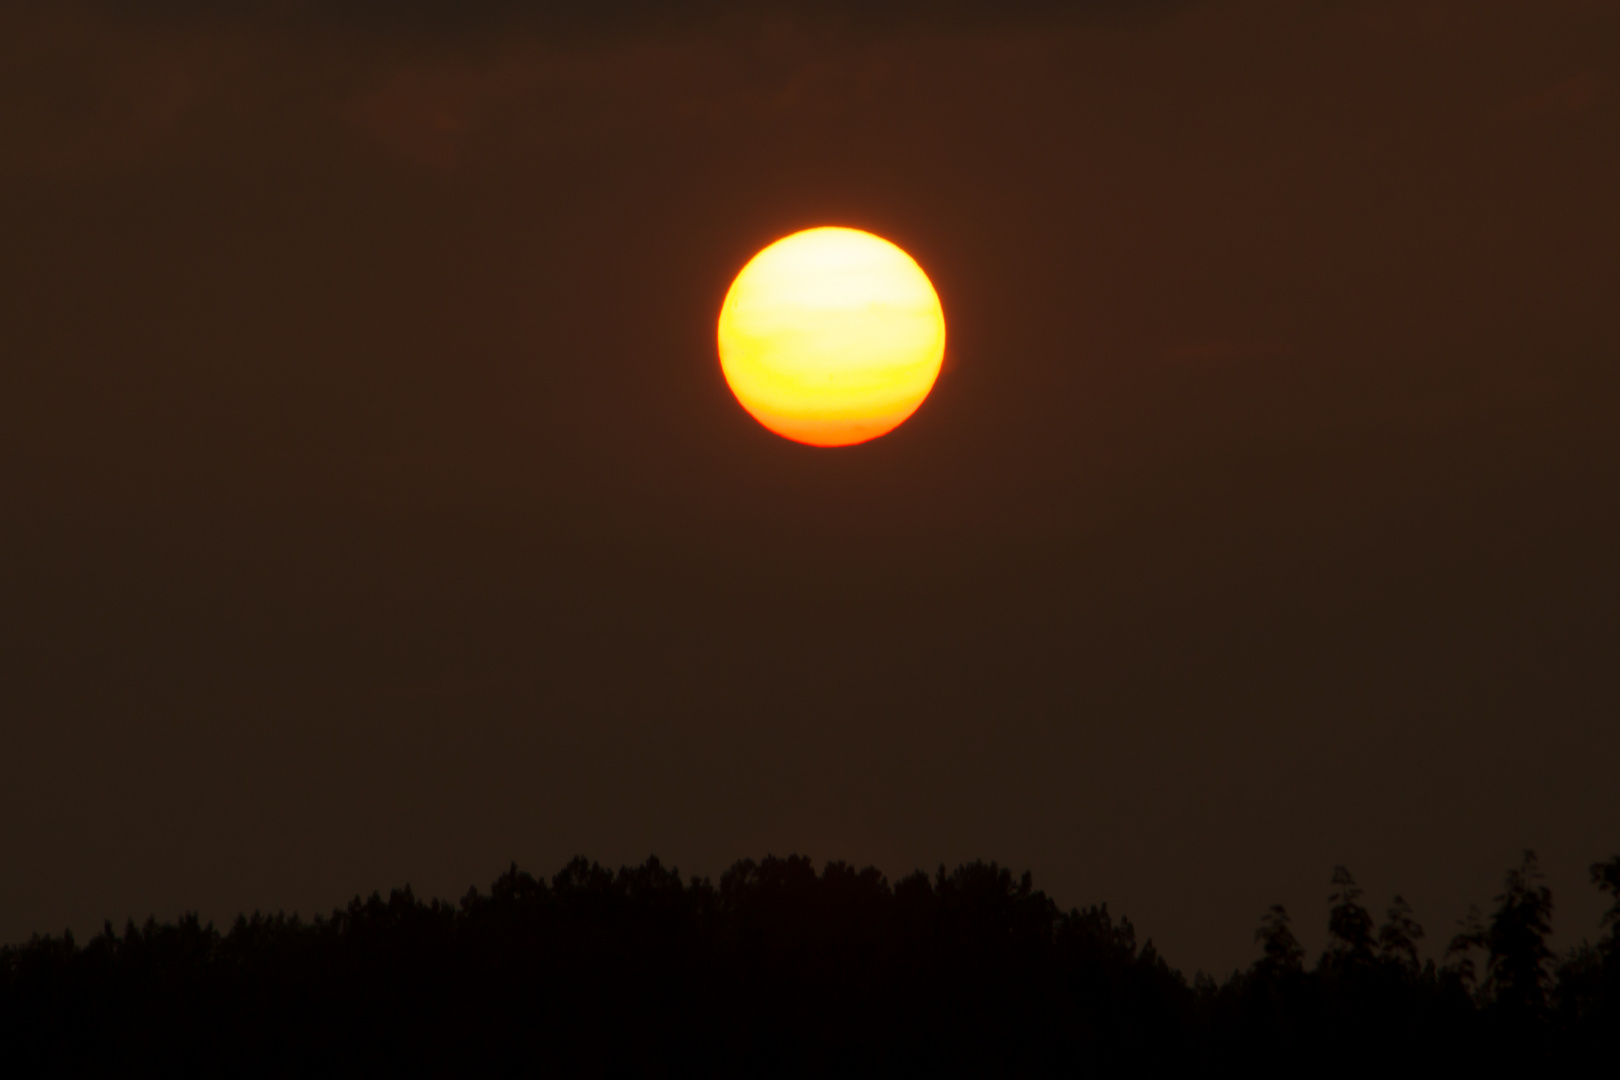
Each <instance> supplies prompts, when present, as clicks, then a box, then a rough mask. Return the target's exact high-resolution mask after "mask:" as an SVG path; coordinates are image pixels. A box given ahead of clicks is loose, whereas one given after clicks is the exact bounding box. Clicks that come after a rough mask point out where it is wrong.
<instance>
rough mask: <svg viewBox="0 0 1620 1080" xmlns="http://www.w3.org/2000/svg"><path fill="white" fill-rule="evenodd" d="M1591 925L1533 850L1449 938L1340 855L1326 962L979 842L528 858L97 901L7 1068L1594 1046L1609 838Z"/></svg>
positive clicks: (19, 1028)
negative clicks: (232, 909)
mask: <svg viewBox="0 0 1620 1080" xmlns="http://www.w3.org/2000/svg"><path fill="white" fill-rule="evenodd" d="M1591 874H1592V880H1593V883H1594V884H1596V885H1597V886H1598V887H1599V888H1601V889H1603V890H1604V891H1605V892H1607V893H1608V894H1609V896H1610V897H1611V898H1612V899H1613V901H1614V903H1613V906H1612V907H1611V908H1610V910H1609V911H1608V913H1607V915H1606V916H1605V917H1604V920H1603V923H1602V928H1601V929H1602V931H1603V936H1602V937H1601V938H1600V939H1599V940H1598V941H1597V943H1596V944H1589V943H1583V944H1582V945H1580V946H1579V947H1577V948H1575V949H1572V950H1570V951H1569V952H1568V953H1567V954H1565V955H1563V956H1554V955H1553V953H1552V951H1551V950H1550V948H1549V946H1548V944H1547V935H1548V933H1549V931H1550V928H1551V917H1552V896H1551V893H1550V892H1549V890H1548V889H1547V887H1546V886H1545V885H1544V884H1542V883H1541V876H1540V874H1539V872H1538V871H1537V868H1536V862H1535V857H1534V855H1533V854H1532V853H1529V852H1526V854H1525V857H1524V861H1523V863H1522V864H1521V865H1520V866H1519V867H1517V868H1515V869H1514V870H1512V871H1510V872H1509V873H1508V874H1507V875H1506V878H1505V880H1504V883H1503V888H1502V892H1501V893H1500V895H1498V896H1497V897H1496V898H1495V907H1494V909H1493V910H1492V911H1491V912H1490V914H1489V915H1488V916H1486V915H1482V914H1480V913H1479V912H1477V911H1475V912H1471V913H1470V915H1469V917H1468V918H1467V919H1465V920H1464V921H1463V923H1462V929H1461V931H1460V932H1459V933H1457V934H1456V936H1455V937H1454V938H1453V939H1452V940H1451V941H1450V943H1449V947H1448V948H1447V949H1446V950H1445V953H1444V956H1443V957H1442V959H1441V960H1440V961H1438V962H1436V961H1435V960H1432V959H1431V960H1423V959H1422V958H1421V955H1420V951H1419V942H1420V941H1421V940H1422V939H1423V937H1424V932H1423V929H1422V927H1421V926H1420V925H1419V924H1418V923H1417V921H1416V920H1415V919H1414V918H1413V913H1412V910H1411V908H1410V907H1409V906H1408V905H1407V904H1406V902H1405V901H1404V900H1402V899H1401V898H1400V897H1399V896H1397V897H1395V898H1394V900H1393V902H1392V903H1391V904H1390V905H1389V907H1388V909H1387V911H1386V912H1385V914H1384V917H1383V919H1382V921H1381V922H1380V921H1379V920H1377V919H1375V917H1374V915H1373V913H1372V912H1371V911H1369V910H1368V908H1367V907H1365V906H1364V905H1363V903H1362V897H1363V893H1362V891H1361V889H1359V888H1358V887H1357V886H1356V883H1355V880H1354V879H1353V878H1352V877H1351V875H1350V873H1349V871H1348V870H1346V869H1345V868H1344V867H1339V868H1337V869H1336V870H1335V872H1334V874H1333V878H1332V885H1331V890H1332V891H1331V893H1330V895H1329V898H1328V903H1329V912H1328V935H1329V937H1328V944H1327V947H1326V950H1325V951H1324V952H1323V954H1322V955H1321V957H1320V958H1318V959H1317V960H1316V961H1315V963H1314V964H1311V965H1308V964H1307V962H1306V957H1305V954H1304V951H1303V949H1302V948H1301V947H1300V945H1299V942H1298V941H1297V939H1296V938H1295V936H1294V934H1293V931H1292V929H1291V922H1290V917H1289V915H1288V912H1287V911H1285V910H1284V909H1283V908H1282V907H1281V906H1280V905H1279V906H1275V907H1273V908H1271V909H1270V911H1268V912H1267V913H1266V914H1265V915H1264V917H1263V918H1262V920H1261V924H1260V928H1259V930H1258V931H1257V932H1256V935H1255V939H1256V944H1257V946H1258V951H1259V958H1258V959H1257V960H1256V961H1255V962H1254V964H1253V965H1252V966H1251V967H1249V968H1248V969H1246V970H1241V971H1236V972H1234V973H1233V974H1232V975H1231V976H1230V977H1228V978H1227V979H1226V980H1225V981H1224V982H1217V981H1216V980H1214V979H1212V978H1210V977H1208V976H1206V975H1199V976H1198V977H1197V978H1195V979H1194V980H1193V981H1191V982H1189V981H1188V980H1187V979H1185V978H1184V977H1183V976H1182V975H1181V974H1180V973H1179V972H1178V971H1176V970H1175V969H1173V968H1171V967H1170V966H1169V965H1168V964H1167V963H1166V962H1165V961H1164V959H1163V958H1162V957H1160V956H1159V954H1158V952H1157V951H1156V950H1155V949H1154V947H1153V944H1152V943H1151V941H1149V942H1147V943H1145V944H1141V945H1138V943H1137V940H1136V932H1135V929H1134V927H1132V925H1131V923H1130V921H1129V920H1128V919H1123V918H1120V919H1116V918H1115V917H1114V916H1113V915H1111V914H1110V913H1109V911H1108V908H1107V906H1106V905H1103V906H1098V907H1089V908H1084V909H1074V910H1070V911H1067V912H1065V911H1062V910H1060V909H1059V908H1058V907H1057V905H1056V904H1054V903H1053V902H1052V900H1050V899H1049V898H1048V897H1047V896H1046V895H1045V894H1043V893H1042V892H1040V891H1038V890H1036V889H1035V888H1034V887H1033V884H1032V882H1031V879H1030V875H1029V874H1027V873H1026V874H1024V875H1023V876H1022V877H1017V878H1015V877H1014V876H1013V874H1012V873H1011V872H1009V871H1008V870H1007V869H1005V868H1002V867H999V866H997V865H996V864H994V863H990V864H985V863H973V864H970V865H966V866H961V867H958V868H957V869H956V870H955V871H953V872H950V873H946V872H945V869H944V868H943V867H941V868H940V870H939V872H938V873H937V874H936V875H934V876H933V877H929V876H928V875H926V874H923V873H920V872H919V873H915V874H913V875H911V876H909V877H906V878H904V879H902V880H900V881H898V882H895V883H893V884H891V883H889V882H888V881H887V880H886V879H885V878H884V877H883V875H881V874H880V873H878V872H877V871H876V870H874V869H871V868H868V869H864V870H857V869H855V868H853V867H851V866H848V865H846V864H844V863H840V862H834V863H829V864H828V865H827V866H825V867H824V868H823V869H822V870H821V872H820V873H817V872H816V870H815V868H814V866H813V865H812V864H811V862H810V860H809V859H806V858H802V857H791V858H785V859H779V858H767V859H764V860H763V861H760V862H755V861H753V860H746V861H743V862H739V863H737V864H736V865H735V866H733V867H732V868H731V869H730V870H728V871H726V873H725V874H723V875H722V876H721V878H720V881H719V883H718V885H715V884H712V883H711V882H710V881H708V880H706V879H697V878H692V879H690V880H683V879H682V878H681V876H680V874H679V873H678V872H677V871H676V870H675V869H673V868H668V867H665V866H664V865H663V864H661V863H660V862H659V861H658V860H657V859H656V858H654V859H649V860H648V861H647V862H646V863H644V864H643V865H641V866H637V867H626V868H622V869H620V870H618V871H616V872H614V871H610V870H608V869H605V868H603V867H601V866H599V865H597V864H595V863H591V862H587V861H585V860H583V859H576V860H574V861H573V862H571V863H569V864H568V865H567V866H566V867H564V868H563V869H562V870H561V871H560V872H559V873H557V874H556V875H555V876H554V877H552V879H551V880H550V881H549V882H546V881H544V880H541V879H537V878H535V877H533V876H531V875H529V874H527V873H524V872H521V871H519V870H518V869H517V867H516V866H515V865H514V866H513V867H512V868H511V869H510V870H509V871H508V872H507V873H505V874H503V875H501V877H500V878H499V879H498V880H497V881H496V882H495V883H494V884H493V886H492V887H491V888H490V890H489V891H488V892H487V893H483V892H479V891H478V890H477V889H474V890H472V891H470V892H468V894H467V895H466V896H465V897H463V898H462V899H461V900H460V902H459V903H456V904H450V903H445V902H442V901H438V900H433V901H429V902H424V901H422V900H419V899H418V898H417V897H416V896H415V895H413V893H412V892H411V890H410V888H409V887H407V888H405V889H401V890H396V891H394V892H392V893H391V894H390V895H389V896H388V898H387V899H384V898H383V897H381V896H380V895H378V894H375V893H374V894H373V895H372V896H371V897H370V899H367V900H361V899H359V898H356V899H355V900H354V901H353V902H352V903H350V904H349V906H348V907H347V908H345V909H342V910H338V911H334V912H333V913H332V914H331V915H330V916H326V917H320V916H317V917H316V918H314V919H312V920H309V921H304V920H302V919H300V918H299V917H298V916H296V915H293V916H287V915H281V914H277V915H269V916H266V915H261V914H258V913H255V914H254V915H253V916H252V917H239V918H238V919H237V920H236V922H235V923H234V924H233V925H232V926H231V927H230V929H229V930H228V931H226V932H224V933H221V932H219V931H218V930H217V929H215V928H214V926H213V925H212V924H207V925H205V924H203V923H201V922H200V921H199V920H198V918H197V917H196V916H195V915H189V916H186V917H184V918H181V919H180V920H179V921H178V922H174V923H158V922H156V921H155V920H150V919H149V920H148V921H147V922H146V924H145V925H144V926H136V925H135V924H134V923H133V922H131V923H130V924H128V925H127V926H126V927H125V929H124V930H123V932H122V933H120V932H118V931H117V930H115V929H114V928H113V926H112V925H111V924H110V923H109V924H107V926H106V927H105V929H104V930H103V931H102V932H101V933H100V934H98V935H97V936H95V937H94V938H93V939H91V940H90V941H89V942H88V943H86V944H84V945H82V946H81V945H79V944H78V943H77V942H76V941H75V940H74V937H73V935H72V934H71V933H64V934H63V935H61V936H60V937H54V936H37V935H36V936H35V937H34V938H32V939H31V940H30V941H28V942H27V943H25V944H22V945H18V946H13V947H8V948H4V949H0V1072H4V1073H5V1074H6V1075H12V1076H19V1077H21V1076H50V1075H96V1076H107V1075H120V1076H132V1075H133V1076H139V1075H159V1074H162V1075H166V1076H174V1075H191V1074H207V1075H214V1076H243V1077H259V1076H263V1077H278V1076H375V1075H385V1074H386V1075H391V1076H400V1075H405V1076H442V1075H451V1074H457V1075H476V1074H494V1075H543V1076H686V1075H700V1074H701V1075H705V1076H748V1077H767V1076H768V1077H819V1076H840V1077H847V1076H868V1075H873V1076H875V1075H886V1076H894V1075H928V1076H934V1077H938V1076H974V1077H1020V1078H1026V1077H1044V1076H1057V1075H1075V1074H1079V1073H1087V1072H1100V1073H1103V1074H1107V1075H1114V1074H1149V1075H1152V1074H1159V1073H1167V1072H1170V1071H1172V1070H1175V1071H1182V1070H1187V1069H1209V1068H1238V1069H1243V1070H1245V1071H1246V1072H1248V1073H1250V1074H1266V1073H1273V1072H1276V1073H1280V1072H1282V1071H1284V1070H1287V1071H1289V1072H1291V1073H1292V1072H1297V1071H1298V1070H1299V1069H1301V1068H1310V1069H1311V1070H1312V1071H1313V1072H1316V1073H1326V1074H1328V1075H1349V1074H1352V1073H1362V1072H1365V1071H1366V1070H1368V1069H1370V1068H1373V1067H1383V1068H1388V1067H1390V1066H1391V1065H1397V1066H1399V1067H1402V1068H1430V1069H1444V1070H1446V1071H1447V1072H1454V1071H1456V1070H1457V1069H1459V1068H1472V1069H1480V1070H1486V1071H1490V1072H1497V1071H1500V1069H1501V1068H1502V1067H1504V1066H1512V1067H1515V1068H1531V1067H1538V1066H1540V1067H1551V1068H1568V1069H1571V1070H1573V1069H1575V1068H1581V1069H1583V1070H1586V1069H1591V1068H1593V1067H1594V1066H1597V1067H1601V1065H1602V1064H1605V1063H1607V1064H1608V1065H1609V1066H1610V1068H1612V1067H1613V1063H1614V1062H1615V1061H1616V1059H1617V1058H1620V1040H1617V1036H1620V856H1616V857H1615V858H1613V859H1610V860H1609V861H1608V862H1604V863H1598V864H1596V865H1594V866H1593V867H1592V868H1591Z"/></svg>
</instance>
